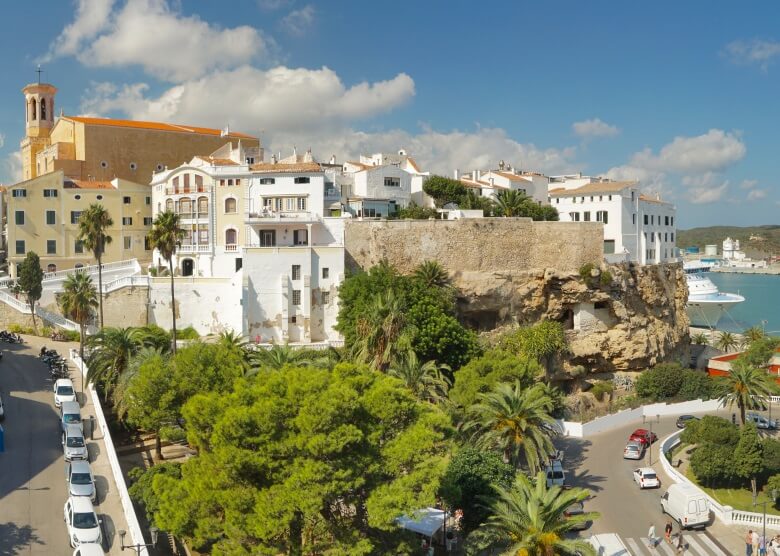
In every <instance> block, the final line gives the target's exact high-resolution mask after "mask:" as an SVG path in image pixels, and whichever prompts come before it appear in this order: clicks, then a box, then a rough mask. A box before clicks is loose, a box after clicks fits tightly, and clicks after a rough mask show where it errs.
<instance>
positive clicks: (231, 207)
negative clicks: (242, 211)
mask: <svg viewBox="0 0 780 556" xmlns="http://www.w3.org/2000/svg"><path fill="white" fill-rule="evenodd" d="M225 212H226V213H231V214H232V213H235V212H236V200H235V199H234V198H232V197H228V198H227V199H225Z"/></svg>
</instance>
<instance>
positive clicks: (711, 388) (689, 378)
mask: <svg viewBox="0 0 780 556" xmlns="http://www.w3.org/2000/svg"><path fill="white" fill-rule="evenodd" d="M677 397H678V398H679V399H681V400H709V399H711V398H713V397H716V396H715V381H714V380H713V379H712V377H711V376H709V375H708V374H707V373H705V372H704V371H694V370H693V369H685V370H684V371H683V373H682V385H681V386H680V390H679V391H678V392H677Z"/></svg>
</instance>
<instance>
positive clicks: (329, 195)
mask: <svg viewBox="0 0 780 556" xmlns="http://www.w3.org/2000/svg"><path fill="white" fill-rule="evenodd" d="M325 199H328V200H330V199H341V191H339V190H338V189H337V188H335V187H326V188H325Z"/></svg>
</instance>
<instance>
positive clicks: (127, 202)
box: [122, 197, 130, 205]
mask: <svg viewBox="0 0 780 556" xmlns="http://www.w3.org/2000/svg"><path fill="white" fill-rule="evenodd" d="M122 202H123V203H124V204H126V205H129V204H130V197H122Z"/></svg>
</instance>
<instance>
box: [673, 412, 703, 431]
mask: <svg viewBox="0 0 780 556" xmlns="http://www.w3.org/2000/svg"><path fill="white" fill-rule="evenodd" d="M698 420H699V418H698V417H696V416H695V415H680V416H679V417H678V418H677V428H678V429H684V428H685V426H686V425H687V424H688V423H690V422H692V421H698Z"/></svg>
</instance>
